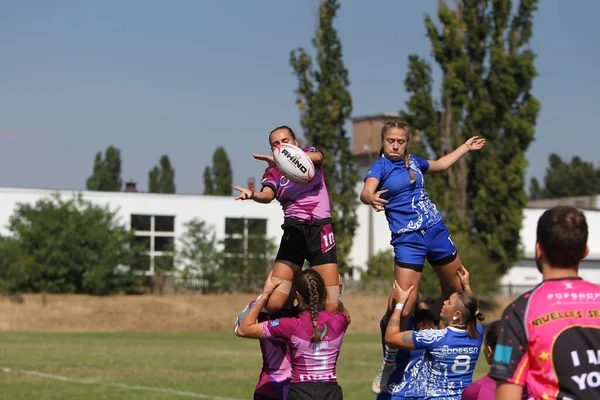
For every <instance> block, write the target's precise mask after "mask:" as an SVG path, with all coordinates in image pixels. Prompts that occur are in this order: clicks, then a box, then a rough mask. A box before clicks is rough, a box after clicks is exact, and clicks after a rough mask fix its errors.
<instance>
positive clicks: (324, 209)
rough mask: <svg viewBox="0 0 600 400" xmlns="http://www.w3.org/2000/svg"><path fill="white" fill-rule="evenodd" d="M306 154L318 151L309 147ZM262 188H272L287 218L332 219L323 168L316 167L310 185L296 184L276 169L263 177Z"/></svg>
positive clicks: (272, 169)
mask: <svg viewBox="0 0 600 400" xmlns="http://www.w3.org/2000/svg"><path fill="white" fill-rule="evenodd" d="M304 151H305V152H307V153H308V152H316V151H318V150H317V149H316V148H315V147H307V148H305V149H304ZM261 184H262V187H263V188H264V187H265V186H267V187H270V188H271V189H273V191H274V192H275V197H276V198H277V200H279V203H280V204H281V208H283V214H284V217H285V218H296V219H300V220H305V221H306V220H309V221H314V220H318V219H323V218H329V217H331V209H330V204H329V194H328V193H327V187H326V186H325V176H324V174H323V167H322V166H321V165H315V177H314V179H313V180H312V181H311V182H309V183H295V182H292V181H290V180H289V179H288V178H286V177H285V176H283V174H282V173H281V171H279V170H278V169H277V168H276V167H273V168H271V169H269V170H268V171H267V172H265V174H264V175H263V178H262V181H261Z"/></svg>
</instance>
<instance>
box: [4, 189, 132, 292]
mask: <svg viewBox="0 0 600 400" xmlns="http://www.w3.org/2000/svg"><path fill="white" fill-rule="evenodd" d="M9 229H10V231H11V232H12V234H13V236H14V237H15V239H16V240H18V242H19V244H20V246H21V248H22V250H23V252H24V254H27V255H29V256H31V257H32V262H31V265H30V266H29V268H26V270H25V273H26V277H27V286H28V288H29V290H31V291H35V292H39V291H41V292H49V293H89V294H98V295H103V294H110V293H115V292H119V291H128V292H129V291H135V290H137V289H138V284H139V282H138V279H137V277H136V276H135V275H134V274H133V272H132V271H131V269H130V268H128V267H127V266H129V265H134V264H136V263H137V262H138V261H139V259H140V257H141V252H140V251H139V250H138V249H137V248H136V247H133V246H131V242H132V239H133V233H132V232H131V231H129V230H128V229H126V228H125V227H123V226H121V225H119V223H118V220H117V216H116V214H115V212H114V211H111V210H110V209H108V207H100V206H97V205H93V204H91V203H89V202H87V201H85V200H83V198H82V197H81V196H75V197H74V198H73V199H71V200H68V201H63V200H61V199H60V197H59V196H58V195H57V196H54V197H52V198H45V199H41V200H38V201H37V202H36V203H35V204H33V205H32V204H18V206H17V207H16V209H15V211H14V213H13V215H12V216H11V218H10V224H9Z"/></svg>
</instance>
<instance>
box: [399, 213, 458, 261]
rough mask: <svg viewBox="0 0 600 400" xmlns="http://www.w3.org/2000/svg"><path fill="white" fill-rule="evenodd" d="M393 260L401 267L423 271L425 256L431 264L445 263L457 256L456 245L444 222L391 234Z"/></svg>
mask: <svg viewBox="0 0 600 400" xmlns="http://www.w3.org/2000/svg"><path fill="white" fill-rule="evenodd" d="M391 245H392V246H394V261H395V262H396V265H398V266H399V267H401V268H408V269H412V270H415V271H417V272H422V271H423V265H424V264H425V258H427V260H428V261H429V262H430V263H431V265H433V266H437V265H446V264H449V263H451V262H452V261H454V260H455V259H456V257H457V254H456V247H455V246H454V242H453V241H452V238H451V237H450V232H448V228H446V225H445V224H444V222H442V221H440V222H438V223H437V224H435V225H433V226H432V227H430V228H428V229H422V230H418V231H414V232H405V233H401V234H399V235H396V234H393V235H392V241H391Z"/></svg>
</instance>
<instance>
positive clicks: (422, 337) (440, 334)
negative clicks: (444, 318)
mask: <svg viewBox="0 0 600 400" xmlns="http://www.w3.org/2000/svg"><path fill="white" fill-rule="evenodd" d="M446 335H448V328H444V329H420V330H417V331H413V338H414V339H415V341H418V342H421V343H427V344H432V343H435V342H438V341H440V340H442V339H444V338H445V337H446Z"/></svg>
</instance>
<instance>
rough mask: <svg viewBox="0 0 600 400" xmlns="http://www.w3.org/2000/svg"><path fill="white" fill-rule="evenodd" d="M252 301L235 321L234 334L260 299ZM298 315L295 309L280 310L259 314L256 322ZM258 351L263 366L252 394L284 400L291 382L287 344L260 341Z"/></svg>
mask: <svg viewBox="0 0 600 400" xmlns="http://www.w3.org/2000/svg"><path fill="white" fill-rule="evenodd" d="M260 297H261V296H258V298H257V299H256V300H252V301H251V302H250V303H248V305H247V306H246V308H245V309H244V310H243V311H242V313H241V314H240V315H239V316H238V318H237V319H236V323H235V326H236V332H237V328H238V327H239V325H240V323H241V321H242V320H243V319H244V317H245V316H246V314H247V313H248V311H249V310H250V308H251V307H253V306H254V304H255V303H256V302H257V301H258V299H260ZM297 315H298V311H297V309H296V308H293V309H282V310H280V311H277V312H276V313H273V314H269V313H266V312H261V313H260V314H258V322H265V321H267V322H268V321H270V320H274V319H277V318H287V317H290V318H294V317H296V316H297ZM259 342H260V351H261V354H262V359H263V365H262V369H261V371H260V375H259V377H258V383H257V384H256V388H255V390H254V393H256V394H260V395H262V396H266V397H269V398H272V399H282V400H283V399H285V398H287V392H288V390H289V386H290V382H291V380H292V364H291V362H290V354H289V351H288V347H287V343H286V341H285V340H284V339H280V338H271V339H260V341H259Z"/></svg>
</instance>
